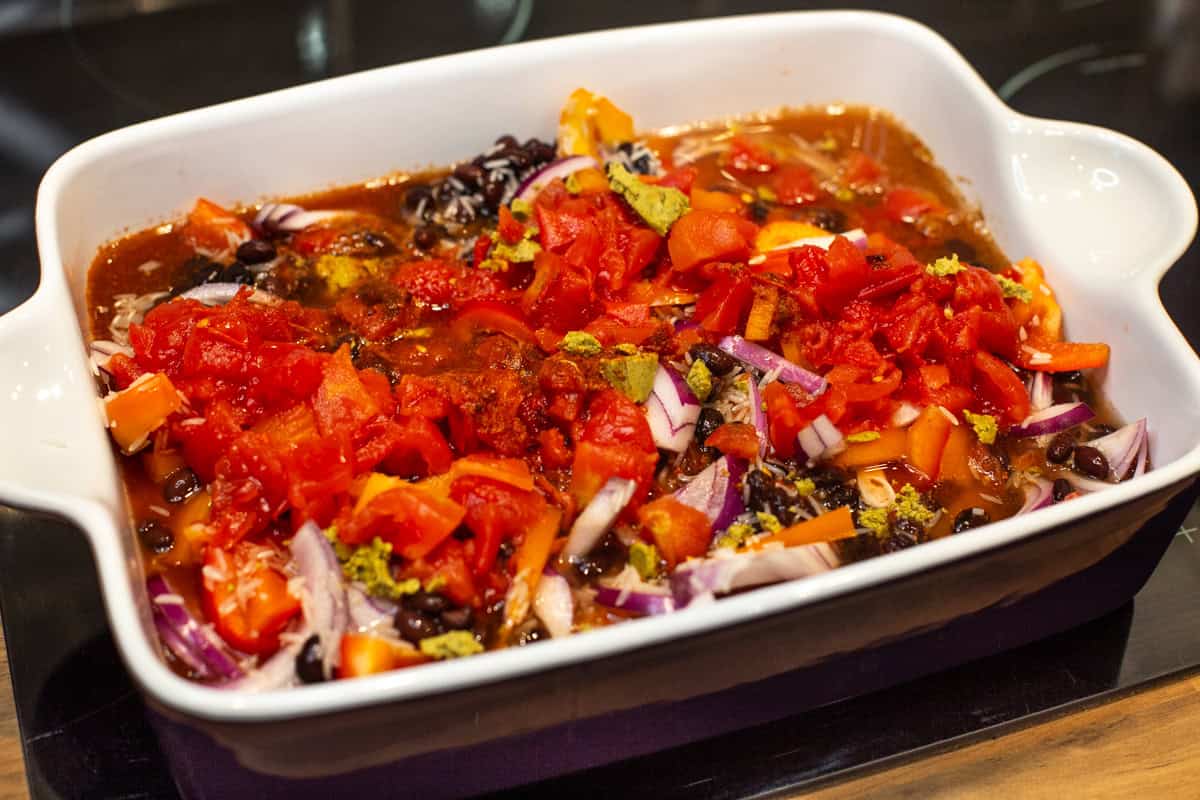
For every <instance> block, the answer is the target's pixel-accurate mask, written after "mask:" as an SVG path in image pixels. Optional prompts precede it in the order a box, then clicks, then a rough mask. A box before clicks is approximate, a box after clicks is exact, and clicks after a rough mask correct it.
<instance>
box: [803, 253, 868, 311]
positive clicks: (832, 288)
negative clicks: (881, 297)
mask: <svg viewBox="0 0 1200 800" xmlns="http://www.w3.org/2000/svg"><path fill="white" fill-rule="evenodd" d="M827 261H828V264H829V271H828V273H827V274H826V276H825V280H824V281H822V282H821V283H820V284H819V285H818V286H817V294H816V297H817V301H818V302H819V303H820V304H821V307H822V308H824V309H825V311H826V312H827V313H829V314H836V313H837V312H839V311H841V310H842V308H843V307H844V306H845V305H846V303H848V302H849V301H850V300H851V299H852V298H854V297H855V295H857V294H858V293H859V291H860V290H861V289H862V288H863V287H864V286H865V285H866V283H867V281H868V280H869V279H870V273H871V270H870V267H868V266H867V259H866V257H865V256H863V254H862V251H861V250H859V249H858V248H857V247H855V246H854V245H852V244H851V243H850V240H849V239H847V238H846V237H844V236H837V237H835V238H834V240H833V244H831V245H830V246H829V250H828V255H827Z"/></svg>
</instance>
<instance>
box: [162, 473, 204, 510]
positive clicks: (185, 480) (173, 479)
mask: <svg viewBox="0 0 1200 800" xmlns="http://www.w3.org/2000/svg"><path fill="white" fill-rule="evenodd" d="M201 487H202V484H201V483H200V478H199V477H198V476H197V475H196V473H194V472H192V471H191V470H190V469H188V468H187V467H180V468H179V469H177V470H175V471H174V472H172V473H171V474H170V475H168V476H167V480H166V481H165V482H164V483H163V487H162V495H163V500H166V501H167V502H168V503H182V502H183V501H184V500H187V499H188V498H189V497H191V496H192V495H194V494H195V493H196V492H198V491H200V489H201Z"/></svg>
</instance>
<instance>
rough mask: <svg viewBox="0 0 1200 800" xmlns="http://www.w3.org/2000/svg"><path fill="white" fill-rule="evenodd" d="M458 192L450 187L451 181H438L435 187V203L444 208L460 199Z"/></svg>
mask: <svg viewBox="0 0 1200 800" xmlns="http://www.w3.org/2000/svg"><path fill="white" fill-rule="evenodd" d="M458 194H459V193H458V190H457V189H455V188H454V187H453V186H451V185H450V181H438V182H437V183H435V184H434V185H433V201H434V203H436V204H438V205H440V206H444V205H446V204H447V203H449V202H450V201H451V200H453V199H454V198H456V197H458Z"/></svg>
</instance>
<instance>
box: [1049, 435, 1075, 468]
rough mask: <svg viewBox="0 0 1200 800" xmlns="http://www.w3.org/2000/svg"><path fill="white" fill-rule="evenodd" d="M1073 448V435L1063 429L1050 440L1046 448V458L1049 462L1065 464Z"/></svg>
mask: <svg viewBox="0 0 1200 800" xmlns="http://www.w3.org/2000/svg"><path fill="white" fill-rule="evenodd" d="M1074 449H1075V437H1073V436H1072V435H1071V434H1070V433H1069V432H1067V431H1063V432H1062V433H1060V434H1058V435H1057V436H1055V437H1054V438H1053V439H1051V440H1050V446H1049V447H1047V448H1046V460H1047V461H1049V462H1050V463H1051V464H1065V463H1067V459H1069V458H1070V457H1071V452H1072V451H1074Z"/></svg>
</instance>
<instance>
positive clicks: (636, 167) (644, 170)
mask: <svg viewBox="0 0 1200 800" xmlns="http://www.w3.org/2000/svg"><path fill="white" fill-rule="evenodd" d="M632 166H633V171H634V172H637V173H639V174H641V175H649V174H650V170H652V169H653V168H654V165H653V164H652V163H651V162H650V156H641V157H639V158H635V159H634V160H633V163H632Z"/></svg>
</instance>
